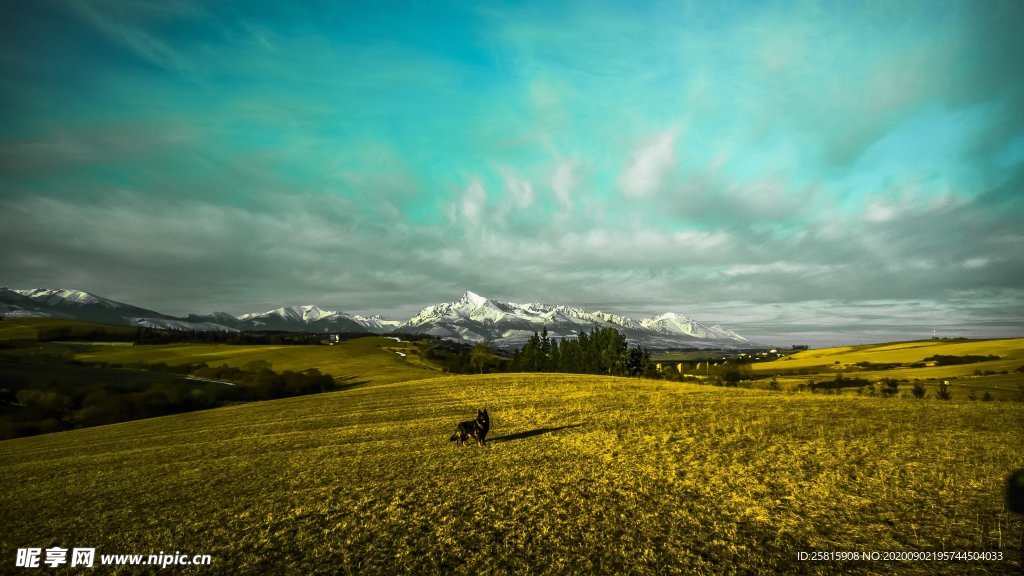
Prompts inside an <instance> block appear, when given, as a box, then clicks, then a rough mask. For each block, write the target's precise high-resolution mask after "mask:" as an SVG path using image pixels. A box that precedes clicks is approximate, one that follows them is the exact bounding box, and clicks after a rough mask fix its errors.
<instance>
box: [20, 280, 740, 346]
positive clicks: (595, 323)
mask: <svg viewBox="0 0 1024 576" xmlns="http://www.w3.org/2000/svg"><path fill="white" fill-rule="evenodd" d="M0 316H6V317H50V318H65V319H74V320H86V321H91V322H103V323H108V324H118V325H129V326H143V327H150V328H167V329H176V330H220V331H232V332H233V331H252V330H279V331H287V332H327V333H338V332H349V333H352V332H354V333H359V332H364V333H373V334H388V333H392V332H393V333H404V334H429V335H432V336H437V337H441V338H446V339H450V340H455V341H461V342H469V343H479V342H487V343H490V344H491V345H493V346H496V347H498V348H506V349H508V348H515V347H519V346H522V344H523V343H524V342H526V340H527V339H529V338H530V337H531V336H532V335H533V333H534V332H540V331H541V330H544V329H547V331H548V335H549V336H550V337H552V338H556V339H561V338H573V337H575V336H576V335H578V334H579V333H580V332H583V331H589V330H590V329H591V328H593V327H599V328H615V329H617V330H618V331H619V332H622V333H623V334H624V335H625V336H626V338H627V339H628V340H629V341H630V342H631V343H633V344H639V345H641V346H645V347H647V348H654V349H667V348H680V347H711V346H713V347H722V346H724V347H740V346H749V345H751V342H749V341H748V340H747V339H746V338H744V337H743V336H740V335H739V334H737V333H735V332H733V331H732V330H729V329H727V328H723V327H722V326H719V325H713V326H709V325H707V324H704V323H702V322H699V321H697V320H693V319H692V318H689V317H687V316H685V315H683V314H678V313H675V312H666V313H664V314H661V315H658V316H652V317H650V318H644V319H642V320H639V321H637V320H633V319H632V318H628V317H625V316H618V315H615V314H608V313H605V312H601V311H589V310H584V309H582V308H575V307H572V306H564V305H553V304H540V303H529V304H515V303H512V302H503V301H500V300H493V299H489V298H485V297H483V296H480V295H478V294H474V293H473V292H466V293H465V294H463V295H462V297H461V298H459V299H458V300H455V301H454V302H446V303H441V304H434V305H432V306H428V307H426V308H424V309H422V310H420V312H419V313H418V314H416V315H415V316H413V317H412V318H410V319H409V320H407V321H405V322H401V321H398V320H389V319H386V318H382V317H381V316H378V315H374V316H370V317H368V318H367V317H364V316H360V315H358V314H348V313H345V312H337V311H332V310H324V309H322V308H319V307H318V306H314V305H305V306H286V307H282V308H276V309H274V310H268V311H266V312H260V313H250V314H242V315H241V316H233V315H231V314H228V313H226V312H213V313H211V314H205V315H197V314H189V315H187V316H185V317H184V318H178V317H175V316H170V315H167V314H161V313H159V312H155V311H152V310H146V309H144V308H139V307H136V306H132V305H130V304H124V303H121V302H117V301H114V300H110V299H108V298H103V297H100V296H96V295H94V294H90V293H88V292H83V291H81V290H64V289H58V290H52V289H41V288H37V289H31V290H14V289H9V288H0Z"/></svg>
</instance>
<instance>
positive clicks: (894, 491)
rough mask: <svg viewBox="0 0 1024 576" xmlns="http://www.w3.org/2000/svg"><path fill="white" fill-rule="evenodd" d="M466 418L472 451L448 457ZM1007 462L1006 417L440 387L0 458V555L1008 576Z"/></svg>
mask: <svg viewBox="0 0 1024 576" xmlns="http://www.w3.org/2000/svg"><path fill="white" fill-rule="evenodd" d="M392 342H393V341H392ZM111 353H114V351H111ZM238 361H242V360H241V359H238ZM483 406H486V407H487V408H488V409H489V411H490V414H491V418H492V425H493V427H492V430H491V434H490V437H489V439H490V442H488V446H487V447H485V448H480V447H477V446H466V447H462V448H459V447H456V446H455V445H454V443H451V442H449V441H448V436H449V435H450V434H451V433H452V432H453V431H454V426H455V424H456V423H457V422H458V421H460V420H464V419H469V418H471V417H472V416H473V415H474V414H475V413H476V409H477V408H480V407H483ZM1022 440H1024V404H1021V403H1017V402H969V401H959V400H952V401H946V402H943V401H938V400H907V399H902V398H889V399H886V398H871V397H863V396H832V395H819V394H785V393H779V392H769V391H763V390H748V389H742V388H720V387H712V386H705V385H698V384H690V383H677V382H664V381H651V380H641V379H626V378H613V377H601V376H581V375H562V374H529V375H525V374H498V375H483V376H445V377H437V378H431V379H422V380H416V381H408V382H395V383H381V384H377V385H372V386H363V387H357V388H352V389H348V390H344V391H340V392H333V393H326V394H319V395H314V396H306V397H297V398H288V399H281V400H274V401H270V402H256V403H250V404H245V405H237V406H229V407H224V408H217V409H213V410H207V411H202V412H193V413H188V414H181V415H175V416H168V417H161V418H154V419H149V420H141V421H134V422H126V423H122V424H115V425H109V426H101V427H97V428H89V429H82V430H75V431H70V432H62V433H57V434H49V435H44V436H36V437H31V438H20V439H15V440H8V441H4V442H0V510H3V511H4V512H3V522H4V526H5V528H4V530H3V531H2V533H0V550H2V551H3V552H2V553H3V557H5V558H8V559H9V561H8V560H5V561H4V562H5V563H4V565H3V571H12V572H13V571H14V569H13V568H12V566H13V558H14V550H15V549H16V548H19V547H29V546H31V547H42V548H46V547H49V546H51V545H60V546H64V547H72V546H95V547H96V548H97V554H103V553H140V554H149V553H157V552H158V551H171V550H175V551H183V552H187V553H201V554H211V555H212V557H213V565H212V567H210V568H205V569H202V568H184V567H176V568H173V570H174V571H175V572H176V573H181V574H193V573H204V574H206V573H243V574H244V573H248V574H257V573H277V574H285V573H294V574H299V573H301V574H378V573H389V574H390V573H408V574H503V573H517V574H614V573H629V574H775V573H809V574H833V573H839V572H842V573H860V574H877V573H902V574H934V573H972V574H1005V573H1011V572H1012V571H1014V570H1020V569H1021V567H1022V566H1021V563H1020V560H1019V559H1020V552H1021V537H1022V533H1024V521H1022V518H1021V517H1020V516H1017V515H1013V514H1011V513H1008V512H1007V511H1006V510H1005V508H1004V504H1003V490H1004V481H1005V478H1006V476H1007V474H1008V473H1009V472H1010V471H1011V470H1013V469H1015V468H1018V467H1020V466H1021V465H1022V463H1024V442H1022ZM815 550H829V551H887V550H889V551H933V550H947V551H949V550H969V551H979V550H988V551H999V552H1002V553H1003V554H1004V557H1005V558H1007V560H1004V561H1001V562H998V561H989V562H985V561H974V562H949V563H945V562H943V563H935V562H906V561H901V562H884V563H882V562H875V563H867V562H814V563H811V562H800V561H798V560H797V552H799V551H815ZM69 573H70V571H69ZM105 573H132V571H131V570H130V569H128V568H123V569H121V571H117V570H114V571H113V572H105Z"/></svg>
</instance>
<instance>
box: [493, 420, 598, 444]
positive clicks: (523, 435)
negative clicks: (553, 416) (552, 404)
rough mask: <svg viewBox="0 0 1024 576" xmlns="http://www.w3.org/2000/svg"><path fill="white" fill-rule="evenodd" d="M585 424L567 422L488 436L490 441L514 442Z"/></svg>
mask: <svg viewBox="0 0 1024 576" xmlns="http://www.w3.org/2000/svg"><path fill="white" fill-rule="evenodd" d="M580 426H583V424H567V425H565V426H555V427H553V428H534V429H533V430H527V431H525V432H516V433H515V434H506V435H505V436H498V437H497V438H488V439H487V441H488V442H512V441H513V440H525V439H526V438H533V437H534V436H540V435H541V434H548V433H551V432H558V431H559V430H565V429H567V428H579V427H580Z"/></svg>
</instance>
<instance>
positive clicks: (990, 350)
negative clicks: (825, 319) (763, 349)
mask: <svg viewBox="0 0 1024 576" xmlns="http://www.w3.org/2000/svg"><path fill="white" fill-rule="evenodd" d="M935 355H950V356H967V355H995V356H999V357H1000V358H999V360H990V361H986V362H977V363H973V364H961V365H958V366H936V367H932V368H929V367H925V368H907V369H905V370H904V373H903V375H900V376H894V377H898V378H905V377H906V374H907V373H908V372H906V371H913V373H914V374H920V375H921V376H920V377H921V378H954V377H957V376H964V375H970V374H972V373H973V372H974V370H977V369H981V370H993V371H1000V370H1007V371H1013V370H1016V369H1017V368H1018V367H1020V366H1022V365H1024V338H1007V339H1001V340H966V341H958V340H952V341H950V340H918V341H914V342H897V343H891V344H865V345H860V346H841V347H837V348H822V349H819V350H805V351H802V352H797V353H796V354H792V355H790V356H786V357H785V358H781V359H779V360H776V361H774V362H760V363H756V364H754V365H753V368H754V370H755V371H757V372H785V371H792V370H798V369H813V370H816V371H826V370H839V369H849V368H851V367H855V366H856V364H857V363H858V362H871V363H875V364H895V363H901V364H911V363H915V362H922V361H923V360H924V359H925V358H927V357H930V356H935ZM886 372H892V373H893V374H896V373H897V371H888V370H887V371H886Z"/></svg>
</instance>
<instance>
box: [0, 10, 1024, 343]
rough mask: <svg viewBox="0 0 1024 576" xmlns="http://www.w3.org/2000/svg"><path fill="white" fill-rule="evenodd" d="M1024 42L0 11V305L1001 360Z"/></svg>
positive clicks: (793, 25)
mask: <svg viewBox="0 0 1024 576" xmlns="http://www.w3.org/2000/svg"><path fill="white" fill-rule="evenodd" d="M1022 25H1024V4H1021V3H1018V2H1008V3H996V2H966V1H965V2H941V1H927V2H866V3H858V2H824V3H819V2H796V3H777V2H724V3H718V2H715V3H709V2H635V3H633V2H630V3H626V2H568V3H558V2H536V3H529V2H509V3H496V2H451V3H443V2H393V3H386V2H367V3H356V2H344V3H334V2H323V3H302V6H301V7H297V6H293V5H291V3H287V2H256V1H249V2H191V1H174V0H171V1H160V2H155V1H149V0H119V1H81V2H70V1H67V2H63V1H56V0H54V1H46V2H25V3H18V5H16V6H12V7H9V8H8V10H7V13H6V14H5V17H4V19H3V21H2V23H0V105H2V110H3V112H2V114H3V122H2V123H0V242H2V243H3V246H4V247H5V248H4V252H5V257H4V259H3V261H2V262H0V283H3V284H7V285H9V286H11V287H17V288H23V287H58V286H59V287H74V288H80V289H85V290H90V291H93V292H96V293H99V294H102V295H105V296H108V297H112V298H117V299H123V300H127V301H130V302H132V303H134V304H137V305H141V306H146V307H150V308H155V309H158V310H161V311H166V312H169V313H184V312H202V311H208V310H210V309H223V310H227V311H229V312H234V313H240V312H246V311H252V310H260V309H265V308H266V307H273V306H278V305H282V304H299V303H318V304H321V305H325V306H333V307H337V308H339V309H343V310H348V311H355V312H385V313H392V314H395V315H399V316H400V315H404V314H408V313H410V312H411V311H412V310H413V309H415V308H416V307H418V306H420V305H424V304H428V303H433V302H437V301H443V300H451V299H454V298H456V297H457V296H458V295H459V294H461V293H462V292H463V291H465V290H467V289H471V290H473V291H476V292H478V293H481V294H485V295H487V296H491V297H497V298H502V299H508V300H513V301H547V302H556V303H568V304H577V305H585V306H599V307H602V308H604V309H608V310H610V311H616V312H624V313H630V314H635V315H639V314H641V313H644V312H649V311H659V312H660V311H665V310H674V311H679V312H684V313H688V314H690V315H692V316H695V317H697V318H701V319H704V318H707V319H711V320H715V319H720V320H723V321H731V322H733V324H736V323H739V324H744V323H747V324H750V323H752V322H756V321H761V322H763V323H766V324H773V325H774V324H784V323H785V322H786V321H787V319H790V320H792V319H794V318H796V317H797V316H799V314H796V313H795V312H793V311H795V310H805V311H806V310H807V309H809V307H810V308H811V309H814V310H823V309H833V310H835V309H842V310H848V311H850V313H849V314H843V315H842V318H843V320H842V321H837V322H836V325H835V326H836V330H846V329H854V328H856V327H857V326H859V325H862V324H863V323H864V322H865V321H866V320H865V319H866V318H867V317H868V316H869V314H867V313H866V312H865V313H862V312H861V311H864V310H866V309H868V308H869V307H871V306H876V305H878V303H879V302H885V303H890V304H892V303H895V304H892V305H895V306H898V309H899V310H901V311H903V312H901V313H900V314H909V315H910V316H911V317H909V318H903V319H900V320H899V321H900V322H906V323H908V324H922V325H930V324H936V323H940V322H947V321H950V319H956V320H955V322H960V323H973V324H974V325H976V326H983V327H984V326H991V327H993V328H992V329H993V330H994V331H995V332H999V333H1000V334H1003V333H1007V331H1009V332H1013V331H1014V330H1018V331H1024V329H1022V325H1024V292H1022V286H1024V265H1022V261H1021V254H1022V253H1024V251H1022V249H1024V232H1022V230H1024V228H1022V226H1021V224H1020V222H1021V220H1022V216H1024V205H1022V201H1021V198H1022V196H1021V192H1022V190H1021V187H1022V184H1024V170H1022V168H1024V64H1022V62H1024V60H1022V59H1021V57H1020V55H1021V54H1024V35H1022V34H1020V32H1019V31H1020V29H1021V28H1022ZM887 305H888V304H887ZM769 310H771V311H774V312H771V313H768V312H766V311H769ZM757 319H760V320H757ZM955 322H954V323H955ZM750 325H751V326H752V324H750ZM929 333H930V330H929Z"/></svg>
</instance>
